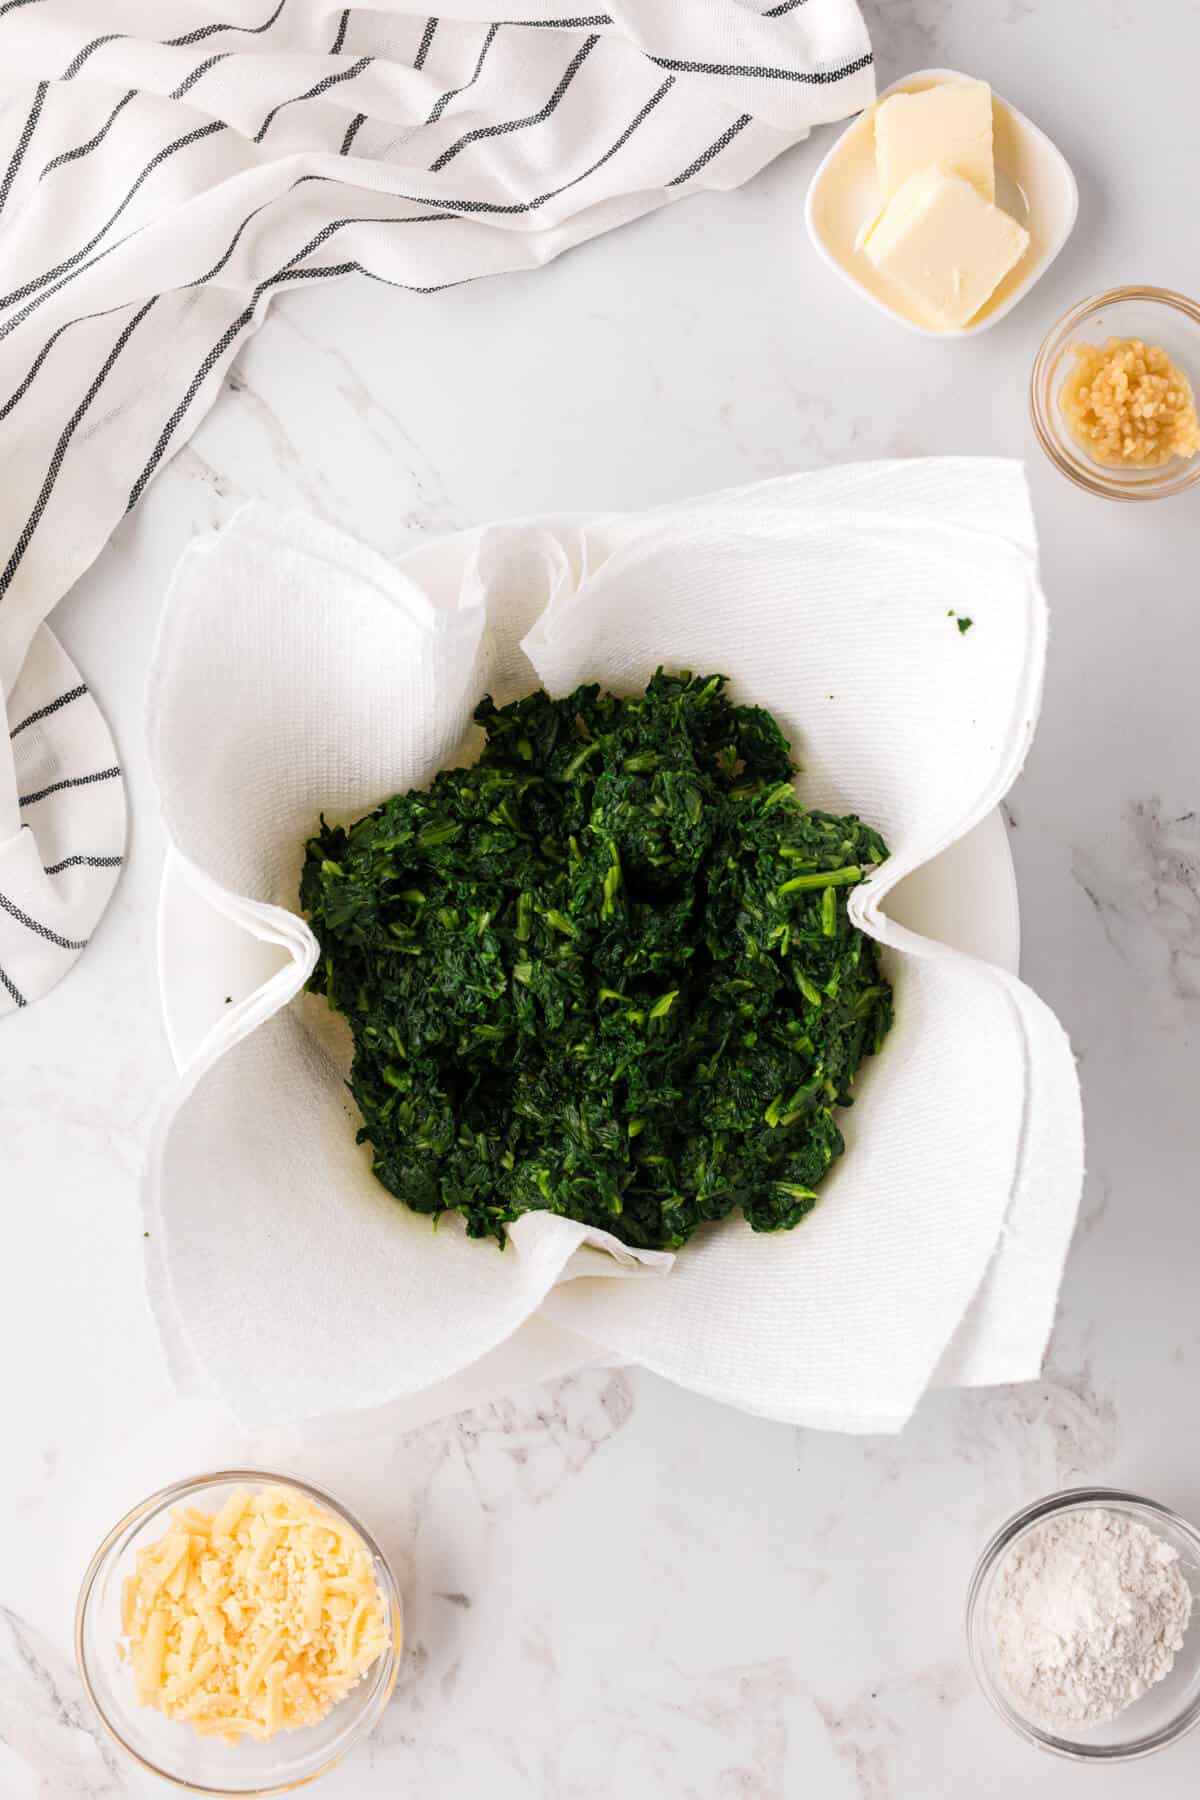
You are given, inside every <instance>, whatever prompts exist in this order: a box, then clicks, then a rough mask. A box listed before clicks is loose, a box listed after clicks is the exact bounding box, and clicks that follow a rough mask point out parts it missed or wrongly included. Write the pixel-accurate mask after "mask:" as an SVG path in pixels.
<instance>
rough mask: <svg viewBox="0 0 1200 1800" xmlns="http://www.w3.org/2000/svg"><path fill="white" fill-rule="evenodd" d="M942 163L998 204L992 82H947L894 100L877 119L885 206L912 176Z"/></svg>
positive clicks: (877, 153) (884, 105)
mask: <svg viewBox="0 0 1200 1800" xmlns="http://www.w3.org/2000/svg"><path fill="white" fill-rule="evenodd" d="M930 163H936V164H937V166H938V167H939V168H941V169H945V170H946V171H947V172H948V173H949V174H951V175H961V176H962V177H963V180H964V181H969V182H970V183H971V185H972V187H976V188H978V189H979V192H980V193H981V194H982V195H983V197H984V199H985V200H994V199H995V198H996V174H995V166H994V164H993V161H992V90H991V88H990V87H989V86H988V84H987V82H986V81H946V82H943V83H942V84H941V85H940V86H939V87H932V88H923V89H922V90H921V91H920V92H919V93H916V94H891V95H889V97H888V98H887V99H886V100H884V101H882V102H881V104H880V105H879V107H878V109H877V111H876V113H875V170H876V173H877V175H878V176H879V189H880V192H881V194H882V196H883V199H884V201H885V203H886V202H887V201H888V200H890V199H891V198H892V195H893V194H896V193H898V192H899V190H900V189H901V188H902V187H903V186H904V183H905V182H906V181H907V180H908V178H909V176H910V175H916V174H919V173H920V171H921V170H922V169H924V168H926V167H928V165H929V164H930Z"/></svg>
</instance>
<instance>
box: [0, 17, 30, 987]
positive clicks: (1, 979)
mask: <svg viewBox="0 0 1200 1800" xmlns="http://www.w3.org/2000/svg"><path fill="white" fill-rule="evenodd" d="M6 10H7V8H5V7H3V6H0V13H3V12H5V11H6ZM0 987H2V988H3V989H4V991H5V993H6V994H7V995H8V997H9V999H10V1000H11V1001H12V1003H13V1005H14V1006H28V1005H29V1002H28V1000H27V999H26V998H25V996H24V994H23V993H22V992H21V990H20V988H19V987H17V986H15V984H14V983H13V982H12V981H10V980H9V978H8V976H7V975H6V974H5V972H4V970H3V969H2V968H0Z"/></svg>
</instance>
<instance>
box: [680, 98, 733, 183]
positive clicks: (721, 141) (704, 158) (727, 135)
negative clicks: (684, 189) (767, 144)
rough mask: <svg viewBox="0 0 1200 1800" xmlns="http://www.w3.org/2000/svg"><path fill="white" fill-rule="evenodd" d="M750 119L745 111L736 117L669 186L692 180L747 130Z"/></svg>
mask: <svg viewBox="0 0 1200 1800" xmlns="http://www.w3.org/2000/svg"><path fill="white" fill-rule="evenodd" d="M750 120H751V115H750V114H749V113H743V114H742V116H741V118H740V119H735V120H734V121H733V124H732V125H730V126H727V127H726V129H725V130H724V131H723V132H722V133H721V135H720V137H719V138H718V139H717V140H716V142H715V143H712V144H710V145H709V146H708V149H707V150H703V151H701V153H700V155H699V156H698V157H697V158H696V160H695V162H690V163H689V164H688V166H687V168H686V169H685V170H684V171H683V173H682V174H681V175H676V176H674V177H673V178H672V179H671V180H670V181H668V183H667V186H668V187H678V186H679V184H680V182H681V181H690V180H691V178H692V176H693V175H695V174H697V173H698V172H699V170H701V169H703V168H704V166H705V165H706V164H707V163H710V162H711V161H712V159H713V157H714V156H719V155H720V154H721V152H722V150H724V149H725V148H726V146H727V145H729V144H732V142H733V140H734V138H735V137H736V136H737V134H738V132H739V131H745V129H746V127H747V125H749V123H750Z"/></svg>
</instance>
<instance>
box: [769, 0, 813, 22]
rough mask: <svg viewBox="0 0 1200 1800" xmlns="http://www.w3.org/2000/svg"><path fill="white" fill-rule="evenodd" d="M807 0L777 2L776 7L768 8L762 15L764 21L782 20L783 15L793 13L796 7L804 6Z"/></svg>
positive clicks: (782, 0)
mask: <svg viewBox="0 0 1200 1800" xmlns="http://www.w3.org/2000/svg"><path fill="white" fill-rule="evenodd" d="M806 4H807V0H779V5H778V6H768V8H767V10H766V12H765V13H764V14H763V18H764V19H782V17H783V15H784V13H790V12H795V10H796V8H797V7H798V6H804V5H806Z"/></svg>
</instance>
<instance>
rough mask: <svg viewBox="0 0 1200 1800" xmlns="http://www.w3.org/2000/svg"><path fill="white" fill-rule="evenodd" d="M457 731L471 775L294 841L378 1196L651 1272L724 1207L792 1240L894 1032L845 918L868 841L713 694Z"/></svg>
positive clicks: (487, 706) (702, 685)
mask: <svg viewBox="0 0 1200 1800" xmlns="http://www.w3.org/2000/svg"><path fill="white" fill-rule="evenodd" d="M475 718H476V720H477V721H478V723H479V724H480V725H481V726H482V727H483V729H484V732H485V733H486V743H485V745H484V748H483V751H482V753H481V755H480V758H479V761H478V762H477V763H476V764H475V765H474V766H473V767H471V768H463V769H448V770H444V771H443V772H442V773H441V774H439V775H438V776H436V778H435V779H434V781H433V782H432V783H431V785H430V786H429V787H428V788H425V789H422V790H420V791H417V792H411V793H406V794H398V795H396V796H395V798H393V799H390V800H387V801H385V802H384V804H383V805H382V806H379V807H377V808H376V809H375V811H374V812H372V813H369V814H368V815H367V816H366V817H365V818H363V819H360V820H359V821H358V823H357V824H355V825H351V826H350V827H349V828H343V827H342V826H340V825H328V824H326V822H325V820H324V819H323V818H322V820H321V829H320V831H319V832H318V833H317V835H316V836H315V837H313V838H312V839H311V840H310V841H309V843H308V845H307V851H306V858H305V864H304V873H303V877H302V881H301V889H300V898H301V905H302V907H303V909H304V911H305V913H306V914H307V916H308V918H309V919H310V921H311V923H312V927H313V930H314V931H315V933H316V935H317V937H318V939H319V941H320V946H321V955H320V960H319V963H318V965H317V968H316V971H315V973H314V975H313V977H312V981H311V983H310V986H311V987H312V989H313V990H314V991H315V992H317V993H320V994H324V995H326V996H327V997H328V999H329V1001H330V1004H331V1005H332V1006H334V1007H335V1008H337V1010H338V1011H339V1012H341V1013H344V1014H345V1016H346V1018H347V1020H348V1021H349V1024H350V1027H351V1030H352V1032H353V1037H354V1061H353V1067H352V1072H351V1077H350V1088H351V1091H352V1093H353V1095H354V1098H355V1100H356V1101H357V1103H358V1107H359V1110H360V1111H361V1114H362V1118H363V1126H362V1129H361V1131H360V1132H359V1140H360V1142H361V1141H363V1140H366V1141H368V1142H369V1143H370V1144H371V1146H372V1149H373V1153H374V1167H375V1173H376V1175H377V1176H378V1177H379V1179H380V1181H382V1182H383V1184H384V1186H385V1187H387V1188H389V1189H390V1190H391V1192H392V1193H393V1194H395V1195H397V1196H398V1197H399V1198H400V1199H402V1200H403V1201H404V1202H405V1204H406V1205H408V1206H410V1207H412V1208H413V1209H414V1210H415V1211H417V1212H421V1213H430V1214H433V1215H434V1217H435V1219H436V1217H437V1216H438V1215H439V1214H441V1213H443V1212H447V1211H456V1212H458V1213H461V1215H462V1216H463V1218H464V1220H465V1222H466V1228H467V1231H468V1232H469V1234H470V1235H471V1236H472V1237H494V1238H496V1239H497V1240H498V1241H499V1242H500V1243H501V1244H503V1242H504V1238H505V1226H506V1225H507V1224H509V1223H510V1222H511V1221H512V1220H514V1219H516V1218H518V1217H520V1215H521V1214H522V1213H526V1212H530V1211H549V1212H554V1213H561V1214H565V1215H566V1216H567V1217H569V1218H574V1219H580V1220H583V1221H585V1222H587V1223H589V1224H593V1225H598V1226H602V1227H604V1228H605V1229H606V1230H609V1231H611V1232H613V1233H615V1235H616V1236H618V1237H619V1238H622V1239H623V1240H624V1241H625V1242H626V1243H628V1244H633V1245H638V1246H641V1247H644V1248H655V1249H661V1248H666V1249H675V1248H677V1247H678V1246H679V1245H681V1244H684V1243H686V1241H687V1239H688V1238H689V1237H690V1236H691V1235H692V1233H693V1232H694V1231H695V1229H696V1227H697V1226H698V1225H700V1224H701V1223H702V1222H703V1221H704V1220H706V1219H720V1218H724V1217H725V1215H726V1214H727V1213H729V1212H731V1211H732V1210H733V1209H734V1208H735V1207H740V1208H741V1209H742V1212H743V1214H744V1216H745V1218H746V1220H747V1222H748V1223H749V1225H750V1226H751V1227H752V1229H753V1230H755V1231H779V1230H787V1229H790V1228H791V1227H792V1226H794V1225H795V1224H797V1223H798V1221H799V1220H800V1219H802V1218H803V1217H804V1215H805V1214H806V1213H807V1212H809V1211H810V1210H811V1208H812V1206H813V1204H814V1202H815V1199H816V1190H817V1187H818V1185H819V1183H820V1181H821V1179H822V1177H823V1176H824V1175H825V1173H826V1171H827V1170H828V1168H829V1166H830V1164H831V1163H832V1162H833V1161H834V1159H835V1158H836V1157H837V1156H838V1155H840V1153H841V1151H842V1150H843V1148H844V1143H843V1138H842V1134H841V1132H840V1131H839V1129H838V1126H837V1123H836V1120H835V1117H834V1111H835V1108H837V1107H839V1106H845V1105H848V1104H849V1103H850V1097H851V1087H852V1084H853V1081H854V1076H855V1073H856V1071H857V1069H858V1067H859V1065H860V1063H861V1062H862V1059H863V1057H864V1055H866V1054H867V1053H868V1052H870V1051H874V1050H877V1049H878V1048H879V1045H880V1043H881V1042H882V1040H883V1038H884V1036H885V1034H886V1032H887V1030H888V1027H889V1025H890V1024H891V1019H892V996H891V989H890V987H889V986H888V983H887V981H886V980H885V979H884V977H883V975H882V973H881V972H880V967H879V960H878V953H877V950H876V946H875V944H874V943H873V942H872V941H871V940H870V939H869V938H866V937H864V936H863V935H862V934H861V933H860V932H859V931H857V930H856V929H855V928H854V927H853V926H852V925H851V924H850V922H849V919H848V917H847V913H846V900H847V897H848V895H849V892H850V889H851V888H852V886H853V885H854V884H855V883H856V882H858V881H860V880H862V879H863V877H864V876H865V875H867V874H869V873H870V872H871V870H872V869H873V868H874V867H875V865H876V864H878V863H880V862H882V861H883V860H884V858H885V857H886V855H887V851H886V848H885V846H884V843H883V840H882V839H881V838H880V836H879V834H878V833H877V832H875V831H873V830H872V829H871V828H870V826H867V825H864V824H863V823H862V822H861V820H859V819H858V818H856V817H854V816H851V817H848V818H835V817H833V816H832V815H830V814H828V813H823V812H809V811H808V810H806V809H805V807H804V806H802V805H801V803H800V801H799V799H798V798H797V795H796V792H795V789H794V787H793V782H792V778H793V776H794V774H795V767H794V765H793V763H792V760H791V756H790V753H789V746H788V743H787V740H786V739H785V737H784V735H783V733H782V732H781V731H780V729H779V726H778V725H777V724H776V722H775V720H774V719H773V718H772V717H771V715H770V714H769V713H767V712H765V711H763V710H762V709H761V708H760V707H757V706H739V705H734V704H733V703H732V702H731V701H730V699H729V698H728V697H727V695H726V693H725V678H724V677H723V676H720V675H713V676H709V677H692V676H691V675H689V674H686V673H684V674H677V675H671V674H665V673H664V672H663V671H662V670H660V671H659V672H658V674H657V675H655V677H654V679H653V680H652V681H651V683H650V685H649V687H648V688H647V689H646V692H645V693H644V694H643V695H641V696H639V697H637V698H633V699H622V698H618V697H617V696H616V695H614V694H609V693H603V692H601V690H600V689H599V687H596V686H588V687H581V688H578V689H577V690H576V691H575V692H574V693H573V694H570V695H569V696H568V697H567V698H566V699H562V700H552V699H551V698H550V697H549V695H547V694H545V693H542V692H538V693H534V694H530V695H528V696H527V697H526V698H525V699H523V700H519V701H517V702H515V703H514V704H513V705H511V706H505V707H496V706H495V705H493V703H492V701H491V700H490V699H484V700H483V701H482V702H481V703H480V705H479V706H478V708H477V709H476V712H475Z"/></svg>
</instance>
